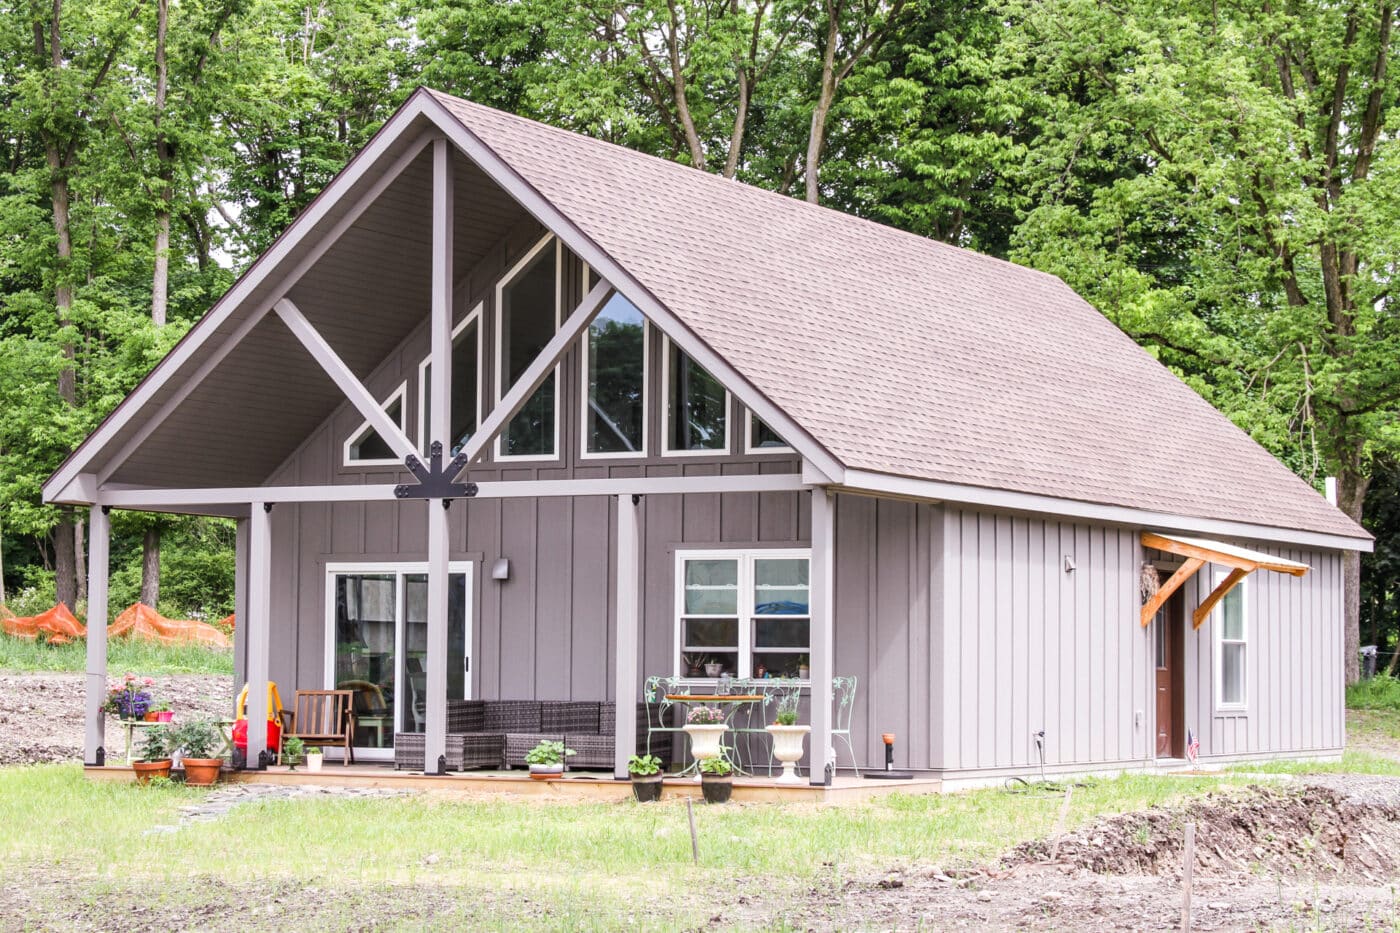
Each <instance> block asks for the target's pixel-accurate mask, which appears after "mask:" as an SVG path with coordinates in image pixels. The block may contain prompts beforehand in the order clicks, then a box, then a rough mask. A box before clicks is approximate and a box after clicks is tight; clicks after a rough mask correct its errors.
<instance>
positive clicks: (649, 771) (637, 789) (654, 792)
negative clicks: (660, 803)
mask: <svg viewBox="0 0 1400 933" xmlns="http://www.w3.org/2000/svg"><path fill="white" fill-rule="evenodd" d="M627 774H628V775H629V776H630V777H631V778H632V796H634V797H636V798H637V800H638V802H640V803H652V802H654V801H657V800H660V799H661V780H662V778H663V777H664V775H662V773H661V759H660V758H657V757H656V756H655V755H633V756H632V757H631V758H630V759H628V761H627Z"/></svg>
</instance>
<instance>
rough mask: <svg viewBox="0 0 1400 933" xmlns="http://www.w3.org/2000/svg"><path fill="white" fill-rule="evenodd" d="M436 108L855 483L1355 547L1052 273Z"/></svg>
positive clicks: (1297, 488) (1337, 516)
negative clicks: (1310, 534)
mask: <svg viewBox="0 0 1400 933" xmlns="http://www.w3.org/2000/svg"><path fill="white" fill-rule="evenodd" d="M435 96H436V97H437V99H438V100H439V101H441V102H442V103H443V104H444V105H445V106H446V107H447V109H448V110H450V111H451V112H452V113H453V115H454V116H455V117H456V118H457V119H458V120H460V121H461V122H462V124H463V125H464V126H466V127H467V128H468V129H469V130H470V131H472V133H474V134H475V135H476V136H477V137H478V138H479V139H480V140H481V141H482V142H483V143H484V144H485V145H487V146H489V147H490V148H491V149H492V150H493V151H494V152H495V153H496V154H497V155H498V156H500V157H501V158H502V159H503V160H504V161H505V162H506V163H507V164H509V165H510V166H511V167H512V168H513V169H514V170H515V171H516V172H517V173H518V174H519V175H520V176H522V177H523V178H524V179H525V180H526V181H527V182H528V183H529V184H531V185H532V186H534V188H535V189H536V190H537V191H539V193H540V194H542V195H543V196H544V197H545V198H547V199H548V200H549V201H550V202H551V203H552V204H554V205H555V207H557V208H558V209H559V210H560V211H562V212H563V213H564V214H565V215H566V216H567V217H568V218H569V219H570V220H571V221H573V222H574V223H575V224H576V225H577V226H578V228H579V229H580V230H581V231H582V232H583V233H584V234H585V235H586V236H588V237H589V238H590V239H592V240H593V242H594V243H595V244H596V245H597V246H598V247H600V248H601V249H602V250H604V251H605V252H606V253H608V254H609V255H610V256H611V257H612V258H613V259H614V260H615V261H616V262H617V263H618V264H620V265H621V266H622V267H623V268H625V269H626V270H627V271H628V272H629V273H631V274H632V275H633V276H634V277H635V278H636V279H637V280H638V281H639V282H640V283H642V285H643V286H644V287H645V288H647V289H648V290H649V291H650V292H651V293H652V295H653V296H654V297H655V298H657V299H658V300H659V301H660V302H661V303H662V304H664V305H665V306H666V307H667V308H669V309H670V310H671V311H672V312H673V313H674V314H675V315H676V316H677V317H678V318H680V319H681V320H682V321H683V322H684V323H685V324H686V325H687V326H688V327H689V328H690V329H691V330H692V331H693V332H694V333H695V334H696V335H697V336H698V337H700V338H701V339H702V340H704V341H705V342H706V343H707V344H708V345H709V346H710V347H711V348H713V349H714V350H715V351H716V352H717V353H719V354H720V355H721V356H723V357H724V358H725V359H726V360H728V361H729V362H730V364H731V365H733V366H734V368H735V369H736V370H737V371H738V372H739V373H740V374H741V375H743V376H744V377H745V378H746V379H748V380H749V381H750V383H752V385H753V386H754V387H755V388H757V389H758V390H759V391H761V392H762V393H764V394H765V395H766V396H767V397H768V398H769V399H770V400H771V401H772V402H774V403H775V404H776V405H778V406H779V407H780V408H782V409H783V410H784V411H786V412H787V413H788V415H789V416H790V417H792V418H793V419H794V420H795V421H796V422H798V423H799V424H800V425H802V427H804V428H805V429H806V430H807V431H808V432H809V433H810V434H811V435H812V437H813V438H814V439H815V440H816V441H817V442H818V443H820V444H821V445H822V446H823V447H825V448H826V449H827V450H828V451H830V452H831V453H832V454H833V455H834V456H835V457H836V458H838V459H839V460H840V461H841V462H842V463H843V464H845V465H846V467H847V468H851V469H861V470H871V471H876V472H880V473H888V474H895V475H900V476H910V477H917V478H921V479H930V480H938V481H943V482H950V483H959V484H968V485H973V486H982V487H989V488H994V489H1006V490H1014V491H1018V492H1025V493H1034V494H1039V495H1046V496H1055V497H1060V498H1066V499H1074V500H1080V501H1085V502H1096V503H1107V504H1113V505H1122V506H1128V507H1132V508H1139V509H1148V510H1153V511H1160V512H1167V513H1171V514H1174V515H1183V516H1192V517H1201V518H1211V519H1221V520H1227V521H1238V522H1248V523H1253V524H1259V525H1265V526H1271V527H1280V528H1292V529H1298V530H1304V531H1314V532H1322V533H1329V534H1338V535H1344V536H1348V537H1367V535H1366V532H1364V531H1363V530H1362V529H1361V528H1359V527H1358V526H1357V525H1356V524H1355V523H1353V522H1352V521H1351V520H1350V519H1348V518H1347V517H1346V516H1345V515H1343V514H1342V513H1341V512H1340V511H1338V510H1337V509H1336V508H1334V507H1333V506H1331V505H1330V504H1329V503H1328V502H1327V501H1326V500H1325V499H1323V498H1322V497H1321V496H1319V495H1318V494H1317V493H1316V492H1315V491H1314V490H1313V489H1312V488H1311V487H1309V486H1308V485H1307V484H1306V483H1304V482H1303V481H1302V480H1301V479H1299V478H1298V477H1297V476H1295V475H1294V474H1293V473H1292V472H1291V471H1289V470H1288V469H1287V468H1286V467H1284V466H1283V465H1282V464H1281V463H1279V462H1278V461H1277V460H1276V459H1274V457H1273V456H1271V455H1270V454H1269V453H1268V452H1267V451H1265V450H1264V449H1263V448H1262V447H1260V446H1259V445H1258V444H1256V443H1255V442H1254V441H1253V440H1252V439H1250V438H1249V436H1248V435H1246V434H1245V433H1244V432H1243V431H1241V430H1239V429H1238V428H1236V427H1235V426H1234V425H1233V424H1232V423H1231V422H1230V421H1229V420H1228V419H1227V418H1225V417H1224V416H1223V415H1221V414H1220V413H1219V412H1217V411H1216V410H1215V409H1214V408H1212V407H1211V405H1210V404H1209V403H1207V402H1206V401H1205V400H1204V399H1202V398H1201V397H1200V396H1199V395H1197V394H1196V393H1195V392H1194V391H1192V390H1191V389H1190V388H1189V387H1188V386H1187V385H1186V384H1185V383H1183V382H1182V381H1181V380H1179V379H1177V378H1176V377H1175V376H1174V375H1173V374H1172V373H1171V372H1170V371H1169V370H1167V369H1166V368H1165V367H1164V366H1162V365H1161V364H1159V363H1158V362H1157V361H1156V360H1154V359H1153V358H1152V357H1151V356H1150V355H1148V354H1147V353H1146V352H1145V351H1144V350H1142V349H1141V348H1140V347H1138V346H1137V345H1136V344H1135V343H1134V342H1133V341H1132V339H1131V338H1129V337H1128V336H1127V335H1125V334H1124V333H1123V332H1122V331H1120V330H1119V329H1118V328H1117V327H1115V326H1114V325H1113V324H1112V323H1111V322H1110V321H1108V320H1107V319H1106V318H1105V317H1104V316H1103V315H1101V314H1100V313H1099V312H1098V311H1096V310H1095V309H1094V308H1093V307H1091V306H1090V305H1089V304H1088V303H1087V302H1085V301H1084V300H1083V299H1081V298H1080V297H1079V296H1078V295H1076V294H1075V293H1074V292H1073V291H1071V290H1070V288H1069V287H1068V286H1066V285H1065V284H1064V283H1063V282H1061V281H1060V280H1059V279H1057V278H1055V277H1054V276H1051V275H1047V274H1045V273H1041V272H1037V271H1035V270H1032V269H1027V268H1024V267H1021V266H1017V265H1014V264H1012V263H1009V262H1004V261H1002V260H998V259H993V258H991V257H988V256H983V255H980V254H978V253H974V252H971V251H968V250H964V249H959V248H957V247H953V246H948V245H946V244H943V243H938V242H935V241H932V240H928V239H925V238H923V237H919V236H915V235H912V234H909V233H905V232H902V231H899V230H895V229H893V228H890V227H885V226H882V225H879V224H876V223H872V222H869V221H865V220H862V219H859V218H856V217H852V216H849V215H846V214H842V213H840V212H838V211H833V210H829V209H826V208H822V207H817V206H813V205H810V204H806V203H804V202H800V201H796V200H793V199H791V198H787V197H783V196H780V195H777V194H773V193H771V192H766V191H762V190H760V189H757V188H753V187H750V186H747V185H743V184H740V183H737V182H734V181H728V180H725V179H722V178H719V177H718V176H714V175H709V174H706V173H703V172H698V171H695V170H693V169H690V168H686V167H684V166H680V165H677V164H674V163H671V162H667V161H665V160H662V159H657V158H654V157H651V156H648V155H644V154H641V153H637V152H633V151H631V150H627V149H623V148H621V147H618V146H614V145H611V144H608V143H604V142H600V141H598V140H594V139H590V138H587V137H584V136H580V135H577V134H574V133H570V132H567V131H564V130H559V129H555V128H552V127H548V126H544V125H542V124H539V123H535V122H532V121H529V120H526V119H523V118H519V117H515V116H511V115H509V114H505V113H501V112H499V111H496V110H492V109H490V108H487V107H482V106H479V105H476V104H472V103H469V102H467V101H463V100H459V99H457V98H454V97H450V96H447V95H443V94H436V95H435Z"/></svg>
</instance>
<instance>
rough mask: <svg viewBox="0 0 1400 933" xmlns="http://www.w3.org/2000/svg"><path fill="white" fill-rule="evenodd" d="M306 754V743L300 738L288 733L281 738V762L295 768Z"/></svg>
mask: <svg viewBox="0 0 1400 933" xmlns="http://www.w3.org/2000/svg"><path fill="white" fill-rule="evenodd" d="M305 755H306V745H305V743H303V742H302V740H301V739H299V738H297V737H296V736H294V735H289V736H287V737H286V738H285V739H283V740H282V763H283V764H285V765H288V766H290V767H293V768H295V767H296V766H297V765H299V764H301V763H302V761H303V760H304V758H305Z"/></svg>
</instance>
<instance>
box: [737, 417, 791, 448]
mask: <svg viewBox="0 0 1400 933" xmlns="http://www.w3.org/2000/svg"><path fill="white" fill-rule="evenodd" d="M795 452H796V451H794V450H793V449H792V447H791V446H790V445H789V444H788V442H787V441H785V440H783V439H782V438H781V437H779V436H778V432H777V431H774V430H773V429H772V428H770V427H768V425H767V424H766V423H764V421H763V419H762V418H760V417H758V416H757V415H755V414H754V413H753V412H752V411H750V410H749V409H747V408H745V409H744V453H746V454H791V453H795Z"/></svg>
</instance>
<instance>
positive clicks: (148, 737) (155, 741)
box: [141, 726, 179, 761]
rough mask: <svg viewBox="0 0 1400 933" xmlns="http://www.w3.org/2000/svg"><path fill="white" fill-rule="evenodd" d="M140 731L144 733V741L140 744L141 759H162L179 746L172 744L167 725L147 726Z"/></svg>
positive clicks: (169, 729)
mask: <svg viewBox="0 0 1400 933" xmlns="http://www.w3.org/2000/svg"><path fill="white" fill-rule="evenodd" d="M141 731H142V732H143V733H145V735H144V738H145V741H144V742H143V743H142V745H141V760H142V761H164V760H165V759H167V758H169V757H170V756H171V755H173V754H174V753H175V749H176V748H178V747H179V746H178V745H176V744H174V741H173V736H172V734H171V731H172V730H171V728H170V727H169V726H149V727H147V728H145V729H142V730H141Z"/></svg>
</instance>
